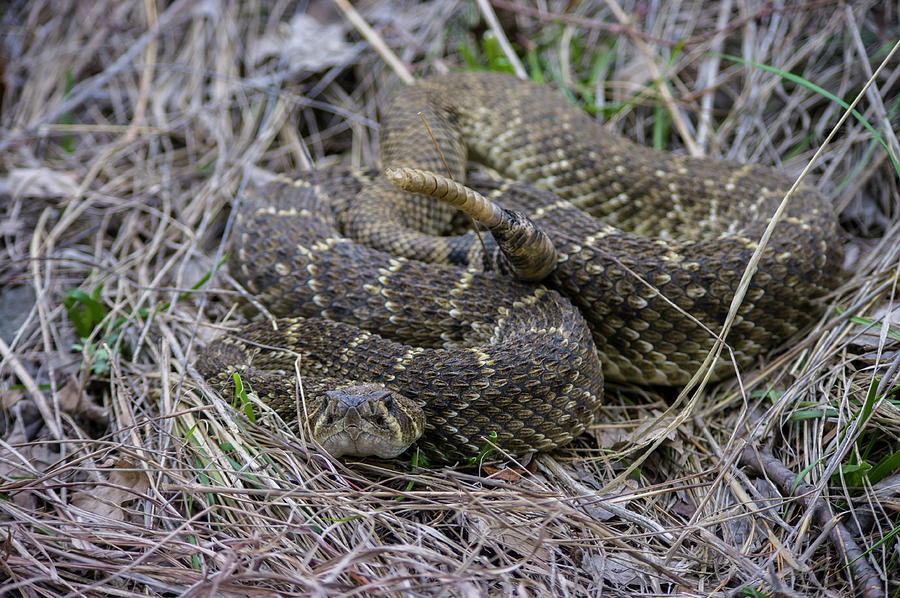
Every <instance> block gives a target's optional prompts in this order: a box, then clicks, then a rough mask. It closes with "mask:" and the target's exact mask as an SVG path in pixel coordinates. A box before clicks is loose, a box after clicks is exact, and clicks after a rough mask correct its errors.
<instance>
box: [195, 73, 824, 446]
mask: <svg viewBox="0 0 900 598" xmlns="http://www.w3.org/2000/svg"><path fill="white" fill-rule="evenodd" d="M423 121H424V122H425V123H427V124H428V125H429V126H430V129H431V131H432V132H433V134H434V141H432V138H431V137H430V136H429V133H428V131H427V130H426V127H425V124H424V123H423ZM382 123H383V131H382V154H383V156H382V158H383V162H384V166H385V167H414V168H420V169H424V170H425V171H431V172H443V170H444V165H443V163H442V159H441V156H440V154H439V152H442V153H443V156H444V157H445V158H446V161H447V167H448V168H449V171H450V173H451V175H452V178H453V179H455V180H456V181H464V180H466V174H467V173H466V165H467V163H469V161H471V160H474V161H477V162H480V163H483V164H486V165H487V166H489V167H490V168H491V169H493V170H492V172H493V171H496V172H497V173H499V175H500V178H496V177H493V178H492V177H491V176H490V174H481V175H479V177H478V178H477V179H476V180H477V182H478V185H479V186H480V189H481V191H482V192H483V193H484V194H485V195H486V196H487V197H488V198H490V199H493V200H495V201H496V202H497V203H500V204H502V205H504V206H505V207H509V208H513V209H514V210H515V211H516V212H518V213H520V214H524V215H525V216H527V217H528V218H530V220H531V221H532V222H533V223H535V225H536V226H537V228H539V229H541V230H542V231H543V232H544V233H546V236H547V238H549V240H550V241H551V242H552V245H553V246H555V248H556V252H557V253H556V254H555V259H551V260H550V262H551V263H550V266H551V269H552V271H551V272H550V274H549V275H548V276H546V277H545V278H544V279H543V282H542V284H536V283H530V282H523V281H519V280H516V279H515V278H514V276H512V275H510V273H509V270H517V267H518V266H517V259H519V260H520V258H521V257H522V256H521V255H519V254H521V253H522V246H523V245H525V246H528V243H530V242H531V241H532V240H534V238H535V235H534V234H533V231H532V232H528V233H527V234H524V235H520V234H519V233H518V232H516V230H517V229H515V230H513V231H512V232H510V231H509V230H506V231H505V232H504V233H503V234H500V233H495V235H494V236H491V235H490V234H488V235H486V236H485V241H486V242H485V243H484V246H482V243H480V242H479V241H478V240H477V239H476V238H475V237H474V236H473V234H472V233H471V232H469V233H459V234H451V236H444V235H448V234H450V233H458V232H459V223H460V218H459V217H458V213H457V211H456V209H455V208H453V207H452V206H451V205H449V204H448V203H444V202H439V201H436V200H434V199H432V198H431V197H427V196H425V195H415V194H410V193H407V192H402V191H399V190H398V189H397V188H396V187H395V186H394V184H393V183H392V182H391V181H389V180H388V179H387V178H386V177H385V176H382V175H381V173H368V174H360V173H353V172H350V171H348V170H346V169H341V168H336V169H328V170H324V171H315V172H311V173H307V174H305V175H303V176H302V177H301V178H300V179H298V180H296V181H292V182H288V181H281V182H276V183H272V184H270V185H268V186H266V187H264V188H263V189H261V190H260V191H259V192H257V193H256V194H254V195H251V196H249V197H248V198H246V200H245V201H244V203H243V205H242V206H241V208H240V210H239V211H238V213H237V219H236V227H235V233H234V238H233V245H234V248H233V253H234V260H233V264H232V270H233V273H234V275H235V277H236V278H237V279H238V280H239V281H241V282H242V283H243V284H244V285H245V286H246V288H247V290H248V291H249V292H250V293H251V294H252V295H254V296H255V297H256V298H257V300H258V301H259V302H260V303H261V304H263V305H264V306H265V307H266V308H267V309H268V310H269V311H270V312H272V313H274V314H276V315H278V316H287V317H286V318H284V319H281V320H278V321H277V322H275V323H274V324H273V322H269V321H264V322H258V323H255V324H251V325H249V326H248V327H246V328H244V329H243V330H242V331H240V332H239V333H238V334H237V335H235V336H233V337H226V338H224V339H221V340H218V341H215V342H213V343H211V344H210V346H209V347H208V348H207V350H206V351H205V352H204V353H203V354H202V355H201V357H200V359H199V360H198V369H199V370H200V371H201V373H202V374H203V375H204V376H205V377H207V378H208V379H209V380H210V381H212V382H214V383H215V384H216V385H217V386H219V387H220V388H221V389H223V391H228V389H230V388H231V384H232V383H231V374H232V373H233V372H239V373H241V375H242V378H243V379H244V380H246V381H248V382H249V384H250V386H251V387H252V388H253V389H254V391H256V393H257V394H259V395H260V397H261V398H262V399H263V400H264V401H266V402H268V403H270V404H271V405H273V406H274V407H275V408H276V409H277V410H279V412H281V413H283V414H289V415H295V414H297V413H300V414H302V417H301V419H305V418H306V417H309V418H310V420H309V421H310V426H311V427H312V428H313V432H314V435H315V436H316V437H317V438H319V439H320V441H322V443H323V445H324V446H325V447H326V449H328V450H329V451H331V452H334V453H337V454H340V453H343V452H350V453H360V452H372V450H373V449H372V446H371V442H370V440H371V436H370V434H374V435H375V436H383V437H386V438H388V439H396V440H397V444H396V445H391V447H390V448H386V449H384V450H378V449H375V452H380V453H381V454H382V455H383V456H390V455H394V454H397V453H399V452H400V451H401V450H403V448H404V447H405V445H407V444H409V443H410V442H412V441H413V440H415V438H416V437H417V435H418V434H419V433H421V432H422V430H423V429H424V434H423V435H422V437H421V438H420V439H419V440H418V446H419V447H421V448H422V449H423V450H424V451H425V452H426V453H428V454H431V455H432V456H434V457H437V458H439V459H442V460H456V459H462V458H466V457H469V456H472V455H473V454H475V453H477V452H478V450H479V449H480V448H482V447H483V446H485V444H486V443H487V441H488V439H489V438H490V437H491V433H495V434H496V443H497V444H498V445H499V446H500V447H501V448H502V449H504V450H506V451H509V452H510V453H513V454H518V455H521V454H524V453H529V452H534V451H540V450H547V449H551V448H554V447H557V446H560V445H563V444H565V443H567V442H569V441H571V439H572V438H574V437H575V436H577V435H578V434H580V433H582V432H583V431H584V430H585V429H586V428H587V427H588V426H590V425H591V424H592V423H594V421H595V419H596V417H597V412H598V408H599V406H600V404H601V398H602V380H603V377H604V376H605V377H606V379H608V380H615V381H623V382H634V383H641V384H663V385H678V384H684V383H685V382H687V380H688V379H689V378H690V376H691V375H692V374H693V373H694V372H695V370H696V369H697V367H698V366H699V364H700V363H701V362H702V361H703V359H704V357H705V356H706V354H707V352H708V350H709V348H710V347H711V346H712V342H713V332H718V330H719V328H720V326H721V324H722V322H723V321H724V319H725V316H726V314H727V312H728V308H729V305H730V303H731V300H732V297H733V295H734V292H735V289H736V288H737V284H738V281H739V280H740V278H741V275H742V274H743V271H744V268H745V266H746V264H747V262H748V260H749V258H750V256H751V254H752V253H753V252H754V250H755V249H756V247H757V241H758V239H759V238H760V236H761V234H762V231H763V229H764V228H765V226H766V224H767V222H768V219H769V218H770V216H771V215H772V213H773V212H774V211H775V209H776V207H777V206H778V204H779V202H780V201H781V200H782V198H783V196H784V195H785V193H786V191H787V190H788V189H789V188H790V186H791V180H790V179H789V178H787V177H785V176H784V175H782V174H780V173H779V172H777V171H776V170H774V169H772V168H769V167H764V166H760V165H741V164H734V163H730V162H723V161H718V160H712V159H698V158H691V157H686V156H682V155H676V154H672V153H664V152H657V151H654V150H651V149H648V148H646V147H643V146H640V145H637V144H634V143H632V142H630V141H628V140H626V139H624V138H623V137H621V136H619V135H618V134H615V133H613V132H611V131H609V130H607V129H606V128H604V127H603V126H602V125H601V124H599V123H598V122H597V121H596V120H595V119H593V118H592V117H590V116H588V115H587V114H585V113H584V112H582V111H581V110H579V109H577V108H575V107H573V106H571V105H570V104H569V103H568V102H567V101H566V100H565V99H563V98H562V97H561V96H560V95H559V94H558V93H557V92H555V91H553V90H551V89H549V88H547V87H544V86H540V85H537V84H534V83H530V82H524V81H519V80H517V79H514V78H512V77H509V76H506V75H499V74H488V73H458V74H451V75H445V76H439V77H433V78H429V79H425V80H422V81H420V82H418V83H417V84H416V85H413V86H411V87H409V88H407V89H405V90H403V91H402V92H401V93H400V94H399V95H398V96H397V98H396V99H395V100H394V102H393V104H392V105H391V107H390V108H389V109H388V110H387V111H386V114H385V115H384V118H383V120H382ZM410 172H411V171H406V170H391V174H392V177H393V178H394V179H396V180H398V181H400V180H413V179H415V180H419V182H420V183H422V181H424V185H425V186H428V185H432V186H434V185H435V184H436V181H435V180H434V177H432V176H431V175H428V174H426V175H424V178H423V177H422V176H419V175H416V174H415V173H412V174H411V173H410ZM417 176H418V177H419V178H418V179H416V177H417ZM410 177H412V178H410ZM420 186H421V184H420ZM442 193H443V191H441V190H438V191H437V194H438V195H440V194H442ZM451 195H453V194H451ZM486 209H487V213H491V214H494V216H497V217H499V218H501V219H508V217H507V214H508V213H507V212H503V211H496V210H495V211H493V212H491V208H490V207H488V208H486ZM510 218H513V219H514V220H521V219H520V218H518V217H517V216H510ZM505 222H506V220H504V223H505ZM494 225H495V229H496V226H497V224H496V223H494ZM503 226H506V224H503V225H502V226H501V228H502V227H503ZM498 237H502V238H501V239H500V241H501V244H502V243H506V244H508V245H510V247H506V248H505V249H506V251H507V254H508V255H507V256H506V257H503V253H502V251H501V250H499V249H498V243H497V240H498ZM504 239H505V240H504ZM537 242H538V244H540V241H539V240H538V241H537ZM485 250H486V251H485ZM498 256H499V257H498ZM520 261H521V260H520ZM536 261H538V262H540V261H541V259H540V258H539V259H537V260H536ZM544 261H546V260H544ZM840 261H841V249H840V244H839V243H838V229H837V221H836V218H835V215H834V213H833V211H832V209H831V207H830V205H829V204H828V203H827V201H826V200H825V199H824V198H823V197H822V195H821V194H819V193H818V192H817V191H816V190H815V189H813V188H811V187H808V186H801V187H800V188H798V189H797V190H796V191H795V192H794V194H793V196H792V199H791V201H790V204H789V206H788V208H787V210H786V212H785V213H784V215H783V217H782V219H781V221H780V222H779V224H778V225H777V226H776V228H775V231H774V235H773V236H772V238H771V240H770V241H769V243H768V245H767V246H766V248H765V251H764V252H763V254H762V259H761V261H760V262H759V270H758V272H757V273H756V274H755V276H754V278H753V281H752V283H751V285H750V288H749V290H748V291H747V294H746V298H745V300H744V302H743V304H742V306H741V308H740V310H739V312H738V315H737V318H736V319H735V322H734V325H733V327H732V330H731V332H730V334H729V336H728V337H727V339H726V340H727V342H728V343H729V347H730V349H731V353H730V355H732V356H733V358H734V361H731V360H730V359H725V358H722V359H720V360H719V362H718V363H715V364H714V365H713V376H714V378H721V377H724V376H727V375H730V374H732V373H733V372H734V368H735V365H737V366H738V367H742V366H746V365H748V364H749V363H750V362H751V361H752V359H753V358H754V357H755V356H756V355H758V354H759V353H761V352H764V351H767V350H770V349H772V348H773V347H775V346H776V345H777V344H778V343H779V342H781V341H783V340H784V339H786V338H788V337H789V336H790V335H792V334H794V333H795V332H797V331H798V330H799V329H800V328H801V327H803V326H804V325H806V324H807V323H809V322H810V320H811V319H812V318H813V317H815V315H816V314H817V313H818V309H817V307H816V305H817V303H816V301H817V299H819V298H821V297H822V296H823V295H824V294H825V293H826V292H828V291H829V290H830V289H832V288H834V287H835V286H836V284H837V282H838V280H839V273H840V266H839V264H840ZM519 273H520V274H521V271H519ZM538 276H540V274H539V275H538ZM528 277H529V276H528V275H527V273H526V275H525V278H528ZM573 305H574V307H573ZM576 308H577V309H576ZM357 327H359V328H357ZM275 328H277V330H275ZM239 339H243V340H239ZM592 341H593V342H592ZM401 343H402V344H401ZM260 347H277V348H282V349H286V351H285V350H281V351H279V350H271V349H268V348H260ZM298 355H299V359H295V357H296V356H298ZM251 362H252V366H251ZM297 364H299V373H300V374H301V377H302V379H301V382H302V389H303V391H304V392H303V395H302V396H303V399H304V401H299V400H298V397H299V396H300V395H299V394H298V392H297V391H298V389H299V386H301V385H298V384H297V381H296V380H295V378H294V372H295V365H297ZM601 364H602V366H601ZM601 367H602V374H601ZM360 385H363V388H361V389H360V388H359V386H360ZM334 389H346V390H337V391H335V390H334ZM361 395H365V396H366V397H375V399H373V400H372V401H368V400H367V401H363V400H362V399H361V398H360V396H361ZM348 397H349V398H348ZM416 406H418V407H421V408H422V409H423V411H424V415H423V413H422V412H419V411H417V407H416ZM360 414H363V415H365V416H366V417H363V418H362V420H365V421H367V422H368V423H360V421H361V420H360V417H359V416H360ZM339 416H342V417H345V418H350V420H352V421H351V423H350V424H349V425H350V427H351V429H352V430H353V433H354V434H356V433H357V432H358V430H359V426H364V427H366V431H365V433H363V434H362V436H360V437H359V438H363V440H360V439H359V438H357V440H356V441H349V440H347V438H346V436H341V435H338V436H337V437H330V436H329V432H328V430H329V429H333V430H337V429H340V430H341V434H343V433H344V432H343V430H344V428H342V427H341V426H347V425H348V424H347V423H346V420H344V423H342V424H336V423H335V418H337V417H339ZM335 426H337V428H336V427H335ZM354 442H356V444H354ZM380 443H381V440H377V441H375V444H376V445H378V446H381V445H380Z"/></svg>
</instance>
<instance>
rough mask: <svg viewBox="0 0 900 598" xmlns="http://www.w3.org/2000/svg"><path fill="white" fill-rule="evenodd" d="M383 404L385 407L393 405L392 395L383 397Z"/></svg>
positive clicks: (388, 407)
mask: <svg viewBox="0 0 900 598" xmlns="http://www.w3.org/2000/svg"><path fill="white" fill-rule="evenodd" d="M384 406H385V408H386V409H390V408H391V407H393V406H394V397H392V396H391V395H388V396H386V397H385V398H384Z"/></svg>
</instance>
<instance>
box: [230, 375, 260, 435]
mask: <svg viewBox="0 0 900 598" xmlns="http://www.w3.org/2000/svg"><path fill="white" fill-rule="evenodd" d="M233 377H234V408H235V409H240V410H241V411H243V412H244V415H246V416H247V419H249V420H250V421H251V422H253V423H254V424H255V423H256V414H255V413H254V412H253V403H252V402H251V401H250V397H248V396H247V389H245V388H244V381H243V380H241V375H240V374H238V373H237V372H235V373H234V375H233Z"/></svg>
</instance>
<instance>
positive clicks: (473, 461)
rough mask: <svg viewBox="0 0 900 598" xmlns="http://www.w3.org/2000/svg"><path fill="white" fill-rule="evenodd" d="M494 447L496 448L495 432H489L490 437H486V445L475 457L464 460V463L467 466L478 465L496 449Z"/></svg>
mask: <svg viewBox="0 0 900 598" xmlns="http://www.w3.org/2000/svg"><path fill="white" fill-rule="evenodd" d="M496 446H497V432H491V433H490V435H489V436H488V441H487V443H486V444H485V445H484V446H483V447H482V448H481V450H480V451H478V454H477V455H475V456H474V457H469V458H468V459H466V463H467V464H468V465H478V464H480V463H481V462H483V461H484V460H485V459H486V458H487V456H488V455H490V454H491V453H492V452H493V450H494V449H495V448H496Z"/></svg>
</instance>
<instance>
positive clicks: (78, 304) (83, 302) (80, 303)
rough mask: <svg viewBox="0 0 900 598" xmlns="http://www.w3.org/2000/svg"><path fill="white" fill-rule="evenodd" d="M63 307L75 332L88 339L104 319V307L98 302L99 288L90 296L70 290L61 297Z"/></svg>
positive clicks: (79, 290)
mask: <svg viewBox="0 0 900 598" xmlns="http://www.w3.org/2000/svg"><path fill="white" fill-rule="evenodd" d="M63 307H64V308H65V309H66V314H67V315H68V316H69V321H70V322H72V326H73V327H74V328H75V332H76V333H77V334H78V336H79V337H81V338H88V337H90V336H91V334H93V332H94V329H95V328H96V327H97V326H99V325H100V323H101V322H102V321H103V318H105V317H106V306H105V305H103V303H102V302H101V301H100V287H97V288H96V289H94V292H93V293H92V294H90V295H88V294H87V293H85V292H84V291H82V290H81V289H72V290H70V291H69V292H68V293H66V295H65V297H63Z"/></svg>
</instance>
